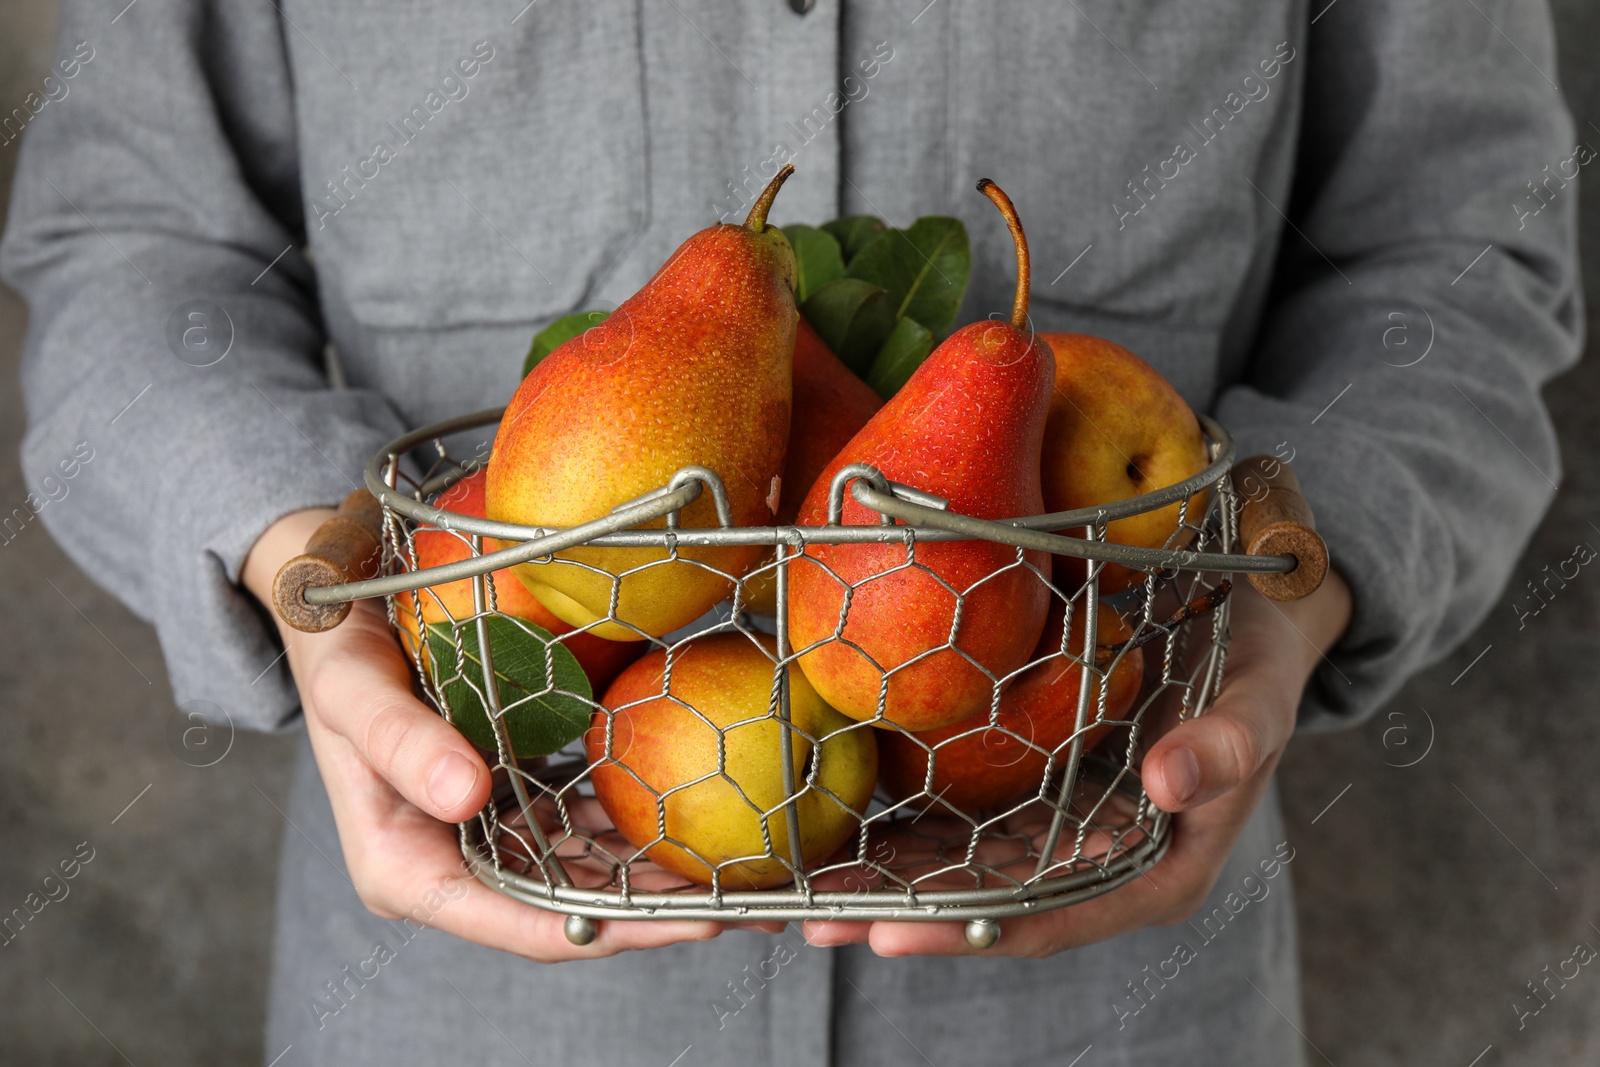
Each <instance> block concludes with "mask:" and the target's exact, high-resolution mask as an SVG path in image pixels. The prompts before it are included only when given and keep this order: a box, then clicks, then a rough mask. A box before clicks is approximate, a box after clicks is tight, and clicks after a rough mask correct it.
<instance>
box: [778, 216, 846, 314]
mask: <svg viewBox="0 0 1600 1067" xmlns="http://www.w3.org/2000/svg"><path fill="white" fill-rule="evenodd" d="M783 235H784V236H785V237H787V238H788V239H789V245H790V247H792V248H793V249H794V260H795V263H796V265H797V266H799V268H800V272H799V274H798V275H797V284H796V285H795V293H794V298H795V302H796V303H800V304H803V303H805V302H806V301H807V300H809V299H810V298H811V294H812V293H814V292H816V291H817V290H818V289H821V288H822V287H823V286H824V285H827V284H828V283H829V282H831V281H833V280H834V279H835V278H842V277H844V256H843V255H842V253H840V251H839V242H838V240H837V239H836V238H835V237H834V236H833V234H831V233H827V232H825V231H823V230H819V229H817V228H816V227H815V226H801V225H795V226H785V227H784V228H783Z"/></svg>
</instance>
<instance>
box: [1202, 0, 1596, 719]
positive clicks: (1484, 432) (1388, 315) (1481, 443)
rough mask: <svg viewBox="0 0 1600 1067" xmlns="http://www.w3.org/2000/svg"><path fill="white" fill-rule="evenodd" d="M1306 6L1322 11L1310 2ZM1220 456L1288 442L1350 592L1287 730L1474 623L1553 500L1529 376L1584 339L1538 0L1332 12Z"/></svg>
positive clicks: (1566, 136)
mask: <svg viewBox="0 0 1600 1067" xmlns="http://www.w3.org/2000/svg"><path fill="white" fill-rule="evenodd" d="M1314 6H1318V7H1320V6H1321V5H1314ZM1305 51H1306V53H1307V73H1306V78H1307V85H1306V105H1305V112H1304V119H1303V127H1302V129H1301V131H1300V149H1299V156H1298V163H1297V170H1296V175H1297V177H1296V182H1295V193H1294V198H1293V200H1292V202H1291V203H1290V204H1286V205H1270V204H1267V203H1265V202H1264V201H1263V203H1262V205H1261V209H1262V211H1263V213H1264V215H1265V216H1271V215H1272V213H1274V212H1277V211H1278V209H1279V208H1282V209H1283V214H1284V221H1285V222H1286V223H1287V225H1285V226H1284V230H1283V236H1282V241H1281V251H1280V255H1279V264H1278V274H1277V277H1278V284H1277V285H1276V286H1275V288H1274V293H1273V296H1272V298H1271V299H1270V300H1269V304H1268V307H1267V310H1266V314H1265V316H1264V319H1263V323H1262V328H1261V331H1260V333H1259V336H1258V342H1257V346H1256V348H1255V351H1254V353H1253V357H1252V363H1251V366H1250V369H1249V372H1248V374H1247V375H1246V377H1245V380H1244V381H1243V382H1242V383H1240V384H1238V385H1235V386H1233V387H1232V388H1229V389H1228V390H1226V391H1225V392H1224V393H1223V394H1222V396H1221V397H1220V398H1219V404H1218V417H1219V419H1220V420H1221V421H1222V423H1223V424H1224V425H1226V426H1228V427H1230V428H1231V429H1233V431H1234V432H1235V436H1236V437H1237V438H1238V442H1239V450H1240V455H1249V454H1252V453H1255V452H1265V453H1273V452H1277V453H1278V454H1280V455H1283V456H1288V455H1291V454H1292V456H1293V462H1294V466H1295V467H1296V469H1297V472H1298V473H1299V475H1300V480H1301V482H1302V483H1303V487H1304V490H1305V493H1306V496H1307V497H1308V499H1309V500H1310V502H1311V504H1312V507H1313V510H1314V511H1315V512H1316V516H1317V522H1318V526H1319V528H1320V529H1321V531H1322V533H1323V535H1324V537H1325V538H1326V539H1327V541H1328V545H1329V548H1330V551H1331V554H1332V557H1333V563H1334V566H1335V567H1337V568H1338V569H1339V571H1340V573H1341V574H1343V575H1344V577H1345V578H1346V579H1347V580H1348V582H1349V583H1350V585H1351V587H1352V589H1353V591H1354V595H1355V617H1354V620H1353V622H1352V624H1351V626H1350V629H1349V631H1348V632H1347V634H1346V636H1345V638H1344V639H1343V641H1342V642H1341V643H1340V644H1339V646H1338V648H1337V649H1336V650H1335V651H1334V653H1333V654H1332V655H1331V656H1329V657H1328V660H1327V662H1325V663H1324V664H1323V665H1322V666H1321V668H1320V669H1319V670H1318V671H1317V673H1316V675H1315V677H1314V678H1313V680H1312V683H1311V685H1310V686H1309V687H1308V690H1307V693H1306V696H1305V699H1304V703H1303V705H1302V707H1301V709H1300V723H1301V726H1302V728H1305V729H1310V730H1315V729H1322V728H1329V727H1333V726H1337V725H1340V724H1343V723H1349V722H1352V721H1356V720H1359V719H1360V718H1362V717H1364V716H1366V715H1368V714H1370V713H1372V712H1373V711H1375V710H1376V709H1377V708H1378V706H1379V705H1381V704H1382V703H1383V702H1384V701H1385V700H1386V699H1388V698H1389V697H1390V696H1392V695H1393V694H1394V693H1395V691H1396V690H1397V689H1398V688H1399V687H1400V685H1401V684H1402V683H1403V682H1404V681H1405V679H1406V678H1407V677H1408V676H1409V675H1410V674H1412V673H1413V672H1415V671H1417V670H1419V669H1420V668H1422V667H1425V666H1427V665H1429V664H1431V663H1434V662H1437V661H1438V660H1439V659H1440V658H1442V657H1443V656H1444V655H1445V654H1446V653H1448V652H1449V651H1450V650H1451V649H1453V648H1454V647H1455V646H1457V645H1458V644H1460V643H1461V642H1462V641H1463V640H1464V639H1465V638H1466V637H1467V635H1468V634H1470V633H1471V631H1472V630H1473V629H1474V628H1475V627H1476V626H1477V625H1478V624H1479V623H1480V622H1481V621H1482V620H1483V619H1484V618H1485V616H1486V615H1487V613H1488V611H1489V609H1490V607H1491V606H1492V604H1493V602H1494V599H1495V598H1496V597H1497V596H1498V595H1499V593H1500V591H1501V589H1502V588H1503V587H1504V585H1505V583H1506V580H1507V577H1508V575H1509V572H1510V569H1511V567H1512V566H1513V564H1514V563H1515V562H1516V560H1517V558H1518V556H1519V554H1520V552H1521V550H1522V548H1523V547H1524V546H1525V545H1526V543H1527V542H1528V540H1529V538H1530V537H1531V535H1532V533H1533V530H1534V528H1535V526H1536V525H1537V524H1538V522H1539V520H1540V518H1541V516H1542V515H1543V514H1544V511H1545V509H1546V508H1547V507H1548V506H1549V504H1550V502H1551V499H1552V498H1553V496H1554V494H1555V490H1556V486H1557V484H1558V483H1559V481H1560V478H1561V468H1560V458H1559V455H1558V452H1557V447H1556V439H1555V435H1554V432H1553V429H1552V426H1551V422H1550V417H1549V414H1548V412H1547V411H1546V409H1545V406H1544V403H1543V401H1542V399H1541V397H1540V388H1541V386H1542V385H1543V384H1544V383H1546V382H1547V381H1549V380H1550V379H1551V378H1552V377H1553V376H1554V375H1556V374H1557V373H1559V372H1560V371H1562V370H1564V369H1565V368H1567V367H1569V366H1571V365H1572V364H1573V363H1574V362H1575V361H1576V359H1577V357H1578V354H1579V352H1580V350H1581V330H1582V321H1583V315H1582V307H1581V292H1580V289H1579V287H1578V273H1577V238H1576V215H1575V210H1574V209H1575V204H1576V194H1577V186H1576V182H1575V181H1574V178H1575V177H1576V175H1577V172H1578V168H1579V167H1581V166H1582V165H1584V164H1586V163H1588V162H1589V161H1590V160H1592V159H1593V158H1594V150H1593V149H1592V148H1590V147H1589V146H1588V145H1587V144H1583V143H1579V142H1577V141H1575V139H1574V138H1575V134H1574V131H1573V128H1572V123H1571V120H1570V118H1569V116H1568V114H1567V112H1566V110H1565V107H1564V105H1563V102H1562V98H1561V95H1560V93H1559V92H1558V90H1557V89H1556V86H1555V84H1554V83H1553V80H1552V79H1553V78H1554V77H1555V65H1554V58H1553V57H1554V47H1553V41H1552V29H1551V25H1550V18H1549V12H1548V11H1547V9H1546V8H1545V5H1544V4H1543V2H1542V0H1499V2H1494V3H1491V2H1489V0H1482V2H1481V3H1477V4H1467V3H1462V4H1453V3H1452V4H1415V3H1405V2H1402V0H1373V2H1367V0H1363V2H1362V3H1359V4H1352V3H1342V4H1339V5H1337V6H1333V5H1328V6H1327V7H1326V8H1325V9H1323V10H1322V14H1321V16H1320V17H1319V18H1318V19H1317V21H1316V23H1315V25H1313V26H1312V27H1311V28H1310V31H1309V38H1308V40H1307V42H1306V44H1305Z"/></svg>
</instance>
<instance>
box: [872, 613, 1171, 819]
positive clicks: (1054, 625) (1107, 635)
mask: <svg viewBox="0 0 1600 1067" xmlns="http://www.w3.org/2000/svg"><path fill="white" fill-rule="evenodd" d="M1065 615H1066V613H1065V611H1064V610H1063V609H1062V606H1061V604H1060V602H1059V601H1058V602H1057V603H1055V604H1053V605H1052V606H1051V611H1050V622H1049V625H1047V626H1046V627H1045V634H1044V637H1043V638H1041V639H1040V641H1039V647H1038V648H1036V649H1035V650H1034V659H1036V660H1040V661H1041V662H1039V663H1036V664H1035V665H1034V666H1032V667H1029V668H1028V669H1027V671H1025V672H1024V673H1023V674H1022V676H1021V677H1020V678H1018V679H1017V681H1016V684H1015V685H1013V686H1011V687H1010V688H1009V689H1007V690H1006V691H1005V695H1004V696H1002V697H1001V698H1000V707H999V709H998V711H997V712H996V714H995V716H994V717H993V719H991V718H990V716H989V711H988V709H987V708H986V709H984V710H983V711H980V712H978V714H976V715H974V716H972V717H971V718H970V719H966V720H964V721H962V722H958V723H956V724H955V725H954V726H943V727H940V728H939V729H937V730H928V731H925V732H923V733H920V734H903V733H900V732H899V731H898V730H888V731H884V732H883V733H882V734H881V735H880V738H879V741H878V753H879V775H880V780H881V781H882V782H883V785H884V791H885V792H887V793H888V794H889V795H890V796H891V797H893V798H894V799H895V800H905V799H907V798H910V797H914V796H917V795H918V794H921V793H924V792H926V793H927V795H928V796H929V797H930V798H932V797H937V798H938V799H939V800H940V801H942V802H943V803H944V804H946V805H948V806H949V807H951V808H953V809H954V810H955V811H957V812H962V813H965V814H969V815H970V814H976V813H977V812H979V811H983V810H985V809H989V808H999V807H1004V806H1008V805H1011V804H1014V803H1016V802H1017V801H1019V800H1021V799H1023V798H1024V797H1027V796H1039V795H1040V790H1041V789H1043V788H1044V784H1045V774H1046V772H1049V773H1051V774H1054V773H1055V772H1057V771H1060V770H1061V768H1062V765H1063V762H1064V761H1065V760H1066V758H1067V755H1068V753H1069V751H1070V746H1071V742H1072V734H1073V728H1074V727H1075V726H1077V723H1078V693H1079V691H1080V690H1081V689H1082V687H1083V675H1084V670H1083V666H1082V664H1081V662H1079V663H1074V662H1072V661H1070V660H1068V659H1067V658H1066V657H1064V656H1062V655H1061V630H1062V624H1063V620H1064V618H1065ZM1083 616H1084V610H1083V608H1082V607H1081V606H1080V607H1078V608H1077V610H1076V611H1075V613H1074V618H1073V620H1072V636H1071V638H1070V639H1069V642H1068V644H1067V648H1068V650H1069V651H1070V653H1071V654H1072V655H1074V656H1081V655H1082V654H1083ZM1099 617H1100V622H1099V625H1098V627H1097V628H1096V639H1097V640H1098V642H1099V644H1100V645H1101V647H1102V648H1104V647H1105V646H1107V645H1114V644H1117V643H1118V642H1121V641H1126V640H1128V639H1129V638H1130V637H1132V636H1133V629H1132V628H1131V627H1129V625H1128V624H1127V623H1126V622H1124V621H1123V619H1122V617H1121V616H1120V615H1118V614H1117V613H1116V612H1115V611H1113V610H1112V609H1111V608H1110V607H1109V606H1108V605H1105V604H1102V605H1100V612H1099ZM1097 658H1098V660H1099V662H1097V663H1096V664H1095V667H1096V670H1097V677H1096V679H1095V682H1094V692H1093V694H1092V696H1091V703H1090V705H1089V719H1088V723H1087V724H1086V726H1085V729H1084V732H1083V751H1085V752H1087V751H1089V750H1090V749H1092V748H1094V747H1095V746H1096V745H1098V744H1099V743H1100V742H1101V741H1103V740H1105V738H1106V736H1107V735H1108V734H1109V733H1110V732H1111V730H1112V729H1113V724H1114V723H1115V722H1116V721H1118V720H1121V719H1125V718H1127V715H1128V712H1129V710H1130V709H1132V707H1133V705H1134V701H1136V700H1137V699H1138V697H1139V687H1140V686H1141V685H1142V684H1143V681H1144V650H1143V649H1138V648H1134V649H1129V650H1128V651H1126V652H1124V653H1122V655H1121V656H1120V657H1119V658H1114V657H1113V656H1112V655H1110V654H1109V653H1107V654H1104V655H1103V656H1101V657H1097ZM1101 690H1104V691H1105V705H1104V708H1103V709H1102V707H1101V704H1100V694H1101ZM935 746H937V747H935ZM930 750H931V751H930ZM930 756H931V757H932V759H933V773H932V775H931V776H930V775H929V773H928V759H929V757H930ZM930 804H931V801H930ZM933 806H938V805H933Z"/></svg>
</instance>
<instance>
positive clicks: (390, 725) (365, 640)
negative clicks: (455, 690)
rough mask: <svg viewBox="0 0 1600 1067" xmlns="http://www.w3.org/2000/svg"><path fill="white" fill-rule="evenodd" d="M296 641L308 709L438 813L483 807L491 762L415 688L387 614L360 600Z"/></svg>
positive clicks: (448, 815) (458, 814)
mask: <svg viewBox="0 0 1600 1067" xmlns="http://www.w3.org/2000/svg"><path fill="white" fill-rule="evenodd" d="M295 646H296V647H295V651H299V652H300V656H299V657H298V658H299V659H300V664H299V665H298V666H297V667H296V668H295V671H296V675H297V677H301V680H302V690H303V694H304V695H305V696H306V697H307V698H308V699H307V700H306V704H307V707H306V713H307V715H308V717H312V718H315V719H316V720H317V722H318V723H319V724H320V725H321V726H325V727H327V728H328V729H329V730H331V731H332V732H333V733H336V734H338V735H340V736H341V737H343V738H344V739H345V740H346V741H348V742H349V743H350V745H351V747H353V748H354V749H355V751H356V753H357V754H358V755H359V756H360V757H361V758H362V759H363V760H364V761H365V762H366V764H367V765H368V766H369V767H371V768H372V770H373V771H375V772H376V773H377V774H378V776H379V777H381V778H383V779H384V780H385V781H387V782H388V783H389V784H390V785H391V786H393V787H394V789H395V790H396V791H397V792H398V793H399V794H400V795H401V796H403V797H405V799H406V800H408V801H410V802H411V803H412V804H413V805H415V806H416V807H418V808H421V809H422V810H423V811H425V812H427V813H428V814H429V815H432V816H433V817H434V818H436V819H441V820H443V821H445V822H460V821H461V820H463V819H466V818H470V817H471V816H472V815H473V814H475V813H476V812H478V811H479V810H480V809H482V807H483V805H484V803H485V802H486V801H487V800H488V797H489V792H490V789H491V776H490V773H489V768H488V767H487V766H486V765H485V764H484V761H483V758H482V757H481V756H479V755H478V752H477V750H476V749H475V748H473V746H472V743H471V742H470V741H468V740H467V739H466V738H465V737H463V736H462V735H461V733H460V732H459V731H458V730H456V728H455V727H453V726H451V725H450V724H449V723H447V722H446V721H445V720H444V719H443V718H442V717H440V716H439V715H438V714H437V713H435V712H434V711H433V710H432V709H431V708H428V707H427V706H426V705H424V704H422V703H421V702H420V701H418V700H417V699H416V697H414V696H413V695H412V690H411V675H410V672H409V668H408V667H407V665H406V661H405V657H404V655H403V653H402V652H401V651H400V647H399V645H398V644H397V643H396V641H395V639H394V636H393V635H392V634H391V633H390V632H389V627H388V622H387V620H386V619H385V618H384V617H383V615H382V614H380V613H379V612H378V611H377V610H376V609H369V608H368V607H367V606H366V605H358V610H356V611H352V612H351V614H350V617H349V618H347V619H346V620H345V621H344V622H343V623H342V624H340V626H339V627H338V628H337V629H335V630H331V631H329V632H327V633H325V634H313V635H300V636H299V637H298V638H297V639H296V641H295ZM291 658H295V657H294V653H293V651H292V652H291Z"/></svg>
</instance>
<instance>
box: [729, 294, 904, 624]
mask: <svg viewBox="0 0 1600 1067" xmlns="http://www.w3.org/2000/svg"><path fill="white" fill-rule="evenodd" d="M881 407H883V400H882V399H881V398H880V397H879V396H878V394H877V393H875V392H873V390H872V387H871V386H869V385H868V384H867V383H866V382H864V381H862V380H861V379H860V378H857V377H856V376H855V373H854V372H853V371H851V370H850V368H849V367H846V366H845V365H844V363H843V362H842V361H841V360H840V359H839V357H838V356H836V355H834V354H833V352H832V351H830V350H829V348H828V346H827V343H826V342H824V341H823V340H822V338H821V337H819V336H817V331H816V330H813V329H812V328H811V324H810V323H809V322H807V321H806V320H805V319H804V318H802V319H801V320H800V325H799V326H798V327H797V328H796V330H795V332H794V414H793V416H792V417H791V418H790V420H789V453H788V455H787V456H785V457H784V461H783V489H782V496H781V498H780V500H779V501H778V516H777V523H778V525H779V526H788V525H791V524H792V523H793V522H794V520H795V516H797V515H799V514H800V505H801V503H803V502H804V501H805V497H806V491H807V490H809V489H810V488H811V486H812V483H814V482H815V481H816V480H817V475H819V474H821V473H822V471H823V469H824V468H826V467H827V465H828V461H829V460H831V459H833V457H834V456H837V455H838V454H839V449H841V448H843V447H844V446H845V445H846V444H848V443H849V441H850V438H852V437H854V436H855V435H856V433H857V432H858V431H859V430H860V429H861V427H863V426H865V425H866V424H867V420H868V419H870V418H872V416H873V415H875V414H876V413H877V411H878V409H879V408H881ZM777 598H778V586H777V582H776V580H775V579H774V577H773V572H772V571H770V570H765V571H762V572H760V573H759V574H757V575H755V576H753V577H752V578H751V579H750V580H749V581H747V582H746V583H745V603H746V604H747V605H748V606H749V608H750V610H751V611H753V612H756V613H757V614H759V615H772V614H774V613H776V612H777V610H778V599H777Z"/></svg>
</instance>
